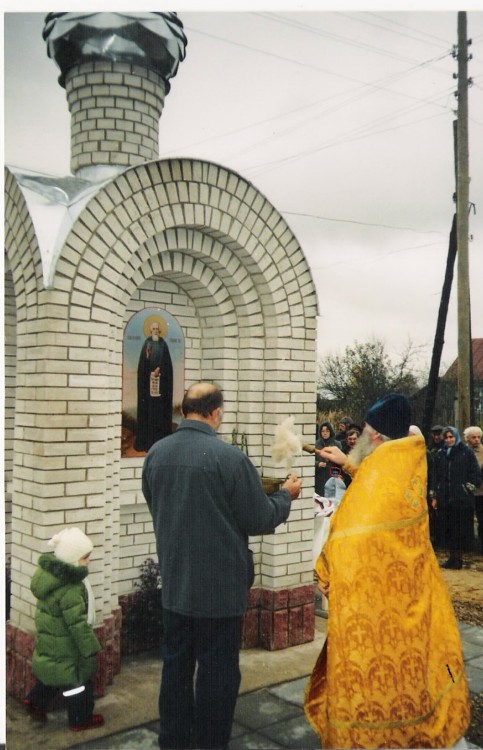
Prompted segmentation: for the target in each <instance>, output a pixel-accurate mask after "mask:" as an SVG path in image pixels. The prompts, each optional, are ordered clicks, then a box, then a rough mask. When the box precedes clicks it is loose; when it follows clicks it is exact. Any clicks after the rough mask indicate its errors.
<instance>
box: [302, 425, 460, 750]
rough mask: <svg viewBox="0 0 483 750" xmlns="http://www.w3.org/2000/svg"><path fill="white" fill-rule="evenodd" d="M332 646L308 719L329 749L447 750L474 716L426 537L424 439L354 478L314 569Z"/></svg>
mask: <svg viewBox="0 0 483 750" xmlns="http://www.w3.org/2000/svg"><path fill="white" fill-rule="evenodd" d="M315 570H316V573H317V576H318V578H319V581H320V582H321V584H322V585H323V586H324V587H327V586H328V587H329V614H328V627H327V640H326V642H325V644H324V648H323V649H322V653H321V654H320V656H319V659H318V661H317V663H316V665H315V668H314V670H313V673H312V676H311V678H310V681H309V684H308V686H307V690H306V696H305V712H306V715H307V718H308V720H309V721H310V723H311V725H312V726H313V728H314V730H315V731H316V732H317V734H318V735H319V737H320V741H321V746H322V747H327V748H359V747H362V748H413V747H414V748H416V747H417V748H424V747H431V748H449V747H451V746H452V745H453V744H454V743H455V742H456V741H457V740H458V739H459V738H460V737H461V736H462V735H464V733H465V731H466V729H467V727H468V724H469V716H470V702H469V693H468V687H467V682H466V676H465V671H464V666H463V656H462V649H461V640H460V636H459V631H458V626H457V623H456V618H455V615H454V610H453V607H452V604H451V601H450V598H449V595H448V592H447V589H446V585H445V583H444V580H443V577H442V575H441V571H440V569H439V566H438V563H437V560H436V557H435V555H434V552H433V549H432V546H431V543H430V539H429V531H428V511H427V500H426V448H425V444H424V440H423V438H422V437H421V436H414V437H407V438H402V439H400V440H391V441H389V442H387V443H383V444H382V445H380V446H379V447H377V448H376V450H375V451H374V452H373V453H372V454H371V455H370V456H368V457H367V458H365V459H364V460H363V462H362V464H361V466H360V468H359V469H358V470H357V471H356V472H355V474H354V478H353V481H352V482H351V484H350V485H349V487H348V489H347V491H346V492H345V495H344V497H343V498H342V501H341V504H340V506H339V508H338V510H337V511H336V513H335V514H334V516H333V519H332V523H331V528H330V532H329V537H328V539H327V542H326V543H325V545H324V548H323V550H322V552H321V554H320V556H319V558H318V559H317V561H316V565H315Z"/></svg>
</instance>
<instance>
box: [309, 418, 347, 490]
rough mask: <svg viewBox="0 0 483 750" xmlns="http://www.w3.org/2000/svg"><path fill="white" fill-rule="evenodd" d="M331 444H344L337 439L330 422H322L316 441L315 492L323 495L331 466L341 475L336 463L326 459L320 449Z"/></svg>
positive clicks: (339, 445)
mask: <svg viewBox="0 0 483 750" xmlns="http://www.w3.org/2000/svg"><path fill="white" fill-rule="evenodd" d="M329 445H335V446H336V447H337V448H341V449H342V446H341V444H340V443H339V441H338V440H336V439H335V432H334V428H333V427H332V425H331V423H330V422H321V423H320V426H319V429H318V436H317V440H316V441H315V487H314V489H315V492H316V494H317V495H320V496H321V497H323V496H324V487H325V483H326V482H327V480H328V479H329V478H330V476H331V471H330V470H331V468H332V469H333V470H334V471H335V470H337V476H340V474H341V471H340V468H339V467H338V466H337V465H336V464H332V463H330V462H329V461H324V460H323V459H322V458H321V457H320V455H319V453H318V451H320V450H322V448H327V447H328V446H329Z"/></svg>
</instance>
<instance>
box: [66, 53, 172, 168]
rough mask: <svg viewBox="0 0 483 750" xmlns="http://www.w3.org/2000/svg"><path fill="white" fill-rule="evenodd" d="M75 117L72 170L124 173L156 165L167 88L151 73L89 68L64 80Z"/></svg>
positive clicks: (121, 66) (105, 64)
mask: <svg viewBox="0 0 483 750" xmlns="http://www.w3.org/2000/svg"><path fill="white" fill-rule="evenodd" d="M65 88H66V93H67V101H68V104H69V110H70V113H71V169H72V172H73V173H74V174H76V173H77V174H79V173H81V170H83V169H86V168H89V167H92V166H96V165H99V166H104V167H105V166H117V167H121V168H125V167H128V166H133V165H136V164H142V163H143V162H145V161H150V160H152V159H156V158H157V155H158V150H159V149H158V134H159V118H160V117H161V112H162V109H163V106H164V96H165V83H164V81H163V79H162V78H161V76H159V75H158V74H157V73H155V72H154V71H153V70H148V69H146V68H143V67H141V66H138V65H130V64H128V63H118V62H110V61H107V60H106V61H102V62H101V61H99V62H85V63H82V64H81V65H75V66H73V67H72V68H71V69H70V70H69V71H68V72H67V75H66V84H65Z"/></svg>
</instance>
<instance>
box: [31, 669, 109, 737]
mask: <svg viewBox="0 0 483 750" xmlns="http://www.w3.org/2000/svg"><path fill="white" fill-rule="evenodd" d="M84 688H85V690H83V691H82V692H81V693H76V694H75V695H72V696H64V700H65V704H66V708H67V717H68V721H69V726H70V727H82V726H86V725H87V724H89V723H90V721H91V719H92V712H93V710H94V688H93V685H92V681H91V680H87V682H86V684H85V685H84ZM72 689H73V687H72V686H69V685H66V686H65V687H62V688H59V687H52V686H51V685H44V683H43V682H40V680H37V681H36V683H35V685H34V686H33V688H32V690H31V691H30V692H29V694H28V696H27V698H28V699H29V701H31V703H33V705H34V706H36V707H37V708H40V710H41V711H48V710H49V708H50V707H51V705H52V703H53V701H54V699H55V697H56V696H57V695H58V693H59V691H61V690H62V691H64V690H72Z"/></svg>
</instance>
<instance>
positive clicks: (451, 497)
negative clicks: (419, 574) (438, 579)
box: [431, 427, 481, 570]
mask: <svg viewBox="0 0 483 750" xmlns="http://www.w3.org/2000/svg"><path fill="white" fill-rule="evenodd" d="M443 439H444V447H443V448H441V450H439V451H438V453H437V454H436V456H435V458H434V474H433V481H434V487H433V488H432V489H433V492H432V499H431V504H432V506H433V508H434V509H435V510H436V511H437V521H436V523H437V534H436V543H437V544H438V545H439V546H441V547H443V548H444V549H447V550H448V551H449V557H448V560H447V561H446V562H445V563H443V566H442V567H443V568H451V569H454V570H460V569H461V568H462V567H463V552H465V551H466V552H468V551H471V550H472V549H473V547H474V528H473V517H474V512H475V498H474V495H473V491H474V490H475V488H476V487H479V486H480V484H481V476H480V469H479V466H478V462H477V460H476V457H475V454H474V453H473V451H472V450H471V449H470V448H468V446H467V445H465V444H464V443H462V442H461V438H460V434H459V432H458V430H457V429H456V427H445V428H444V430H443Z"/></svg>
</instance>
